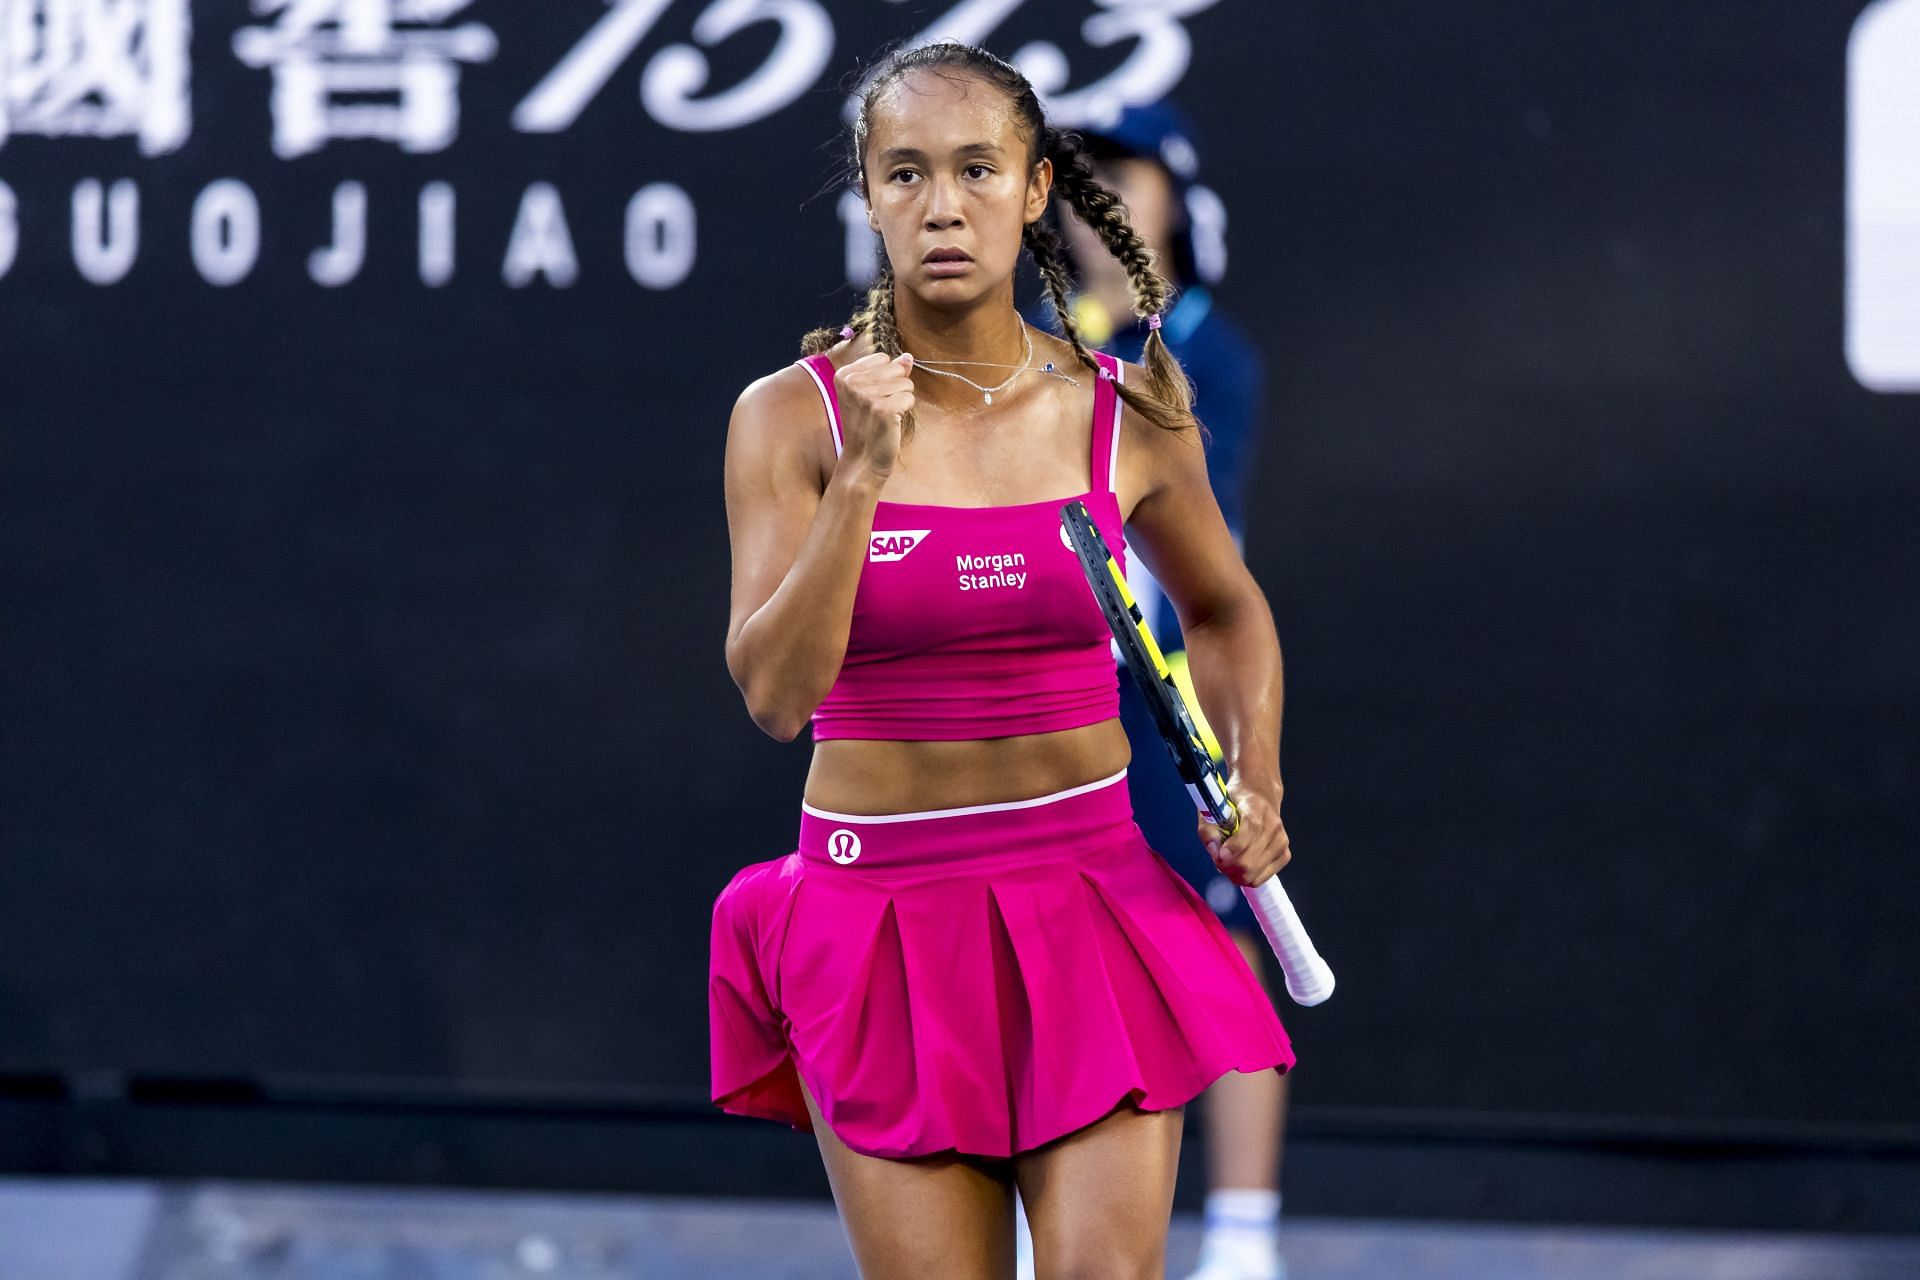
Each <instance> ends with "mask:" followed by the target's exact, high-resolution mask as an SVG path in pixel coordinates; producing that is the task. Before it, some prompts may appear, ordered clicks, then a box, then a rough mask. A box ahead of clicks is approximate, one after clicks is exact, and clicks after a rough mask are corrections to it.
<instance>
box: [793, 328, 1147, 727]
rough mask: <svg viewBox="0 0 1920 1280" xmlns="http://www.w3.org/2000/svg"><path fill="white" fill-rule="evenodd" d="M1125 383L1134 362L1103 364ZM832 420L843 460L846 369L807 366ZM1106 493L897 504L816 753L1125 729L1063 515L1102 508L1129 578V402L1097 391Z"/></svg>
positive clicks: (875, 556)
mask: <svg viewBox="0 0 1920 1280" xmlns="http://www.w3.org/2000/svg"><path fill="white" fill-rule="evenodd" d="M1094 358H1095V359H1097V360H1098V361H1099V362H1100V364H1101V365H1102V367H1104V368H1105V369H1107V370H1108V371H1109V372H1110V373H1111V375H1112V376H1113V377H1114V378H1116V379H1118V378H1122V377H1124V376H1125V366H1124V365H1122V364H1121V363H1120V362H1119V361H1117V360H1115V359H1113V358H1112V357H1111V356H1107V355H1104V354H1100V353H1095V357H1094ZM798 363H799V365H800V367H801V368H803V369H805V370H806V371H807V373H808V375H809V376H810V377H812V379H813V382H814V385H815V386H816V387H818V388H819V390H820V397H821V399H822V400H823V401H824V402H825V404H826V409H827V427H828V429H829V430H830V431H831V432H832V433H833V450H834V453H835V455H836V456H838V454H839V452H840V449H841V444H842V441H841V436H840V405H839V401H838V398H837V396H836V394H835V392H834V386H833V362H832V361H831V360H829V359H828V358H827V357H826V356H824V355H818V356H810V357H808V358H807V359H805V360H801V361H799V362H798ZM1093 386H1094V392H1093V446H1092V461H1093V466H1092V471H1093V475H1092V477H1091V479H1092V484H1091V486H1090V488H1089V489H1088V491H1087V492H1086V493H1076V494H1071V495H1067V496H1063V497H1059V498H1049V499H1047V500H1045V501H1043V502H1028V503H1021V504H1019V505H1016V506H1008V507H941V506H931V505H928V504H925V503H912V502H888V501H886V500H884V499H882V500H881V501H880V503H879V505H878V506H877V507H876V508H875V510H874V513H873V533H872V536H871V537H870V538H869V539H868V542H867V562H866V564H865V565H863V566H862V567H861V570H860V585H859V587H858V589H857V590H856V592H855V594H854V599H853V624H852V629H851V630H850V632H849V633H848V637H847V653H846V657H845V659H844V660H843V661H842V662H841V664H840V675H839V678H838V679H836V680H835V681H834V685H833V688H832V689H831V690H829V691H828V693H827V696H826V699H825V700H824V701H822V702H821V703H820V705H819V707H818V708H816V709H815V711H814V713H813V736H814V740H815V741H825V740H826V739H829V738H888V739H906V740H913V741H922V742H924V741H942V742H945V741H954V740H958V739H966V738H1006V737H1012V736H1014V735H1016V734H1028V733H1051V732H1054V731H1055V730H1059V729H1076V728H1079V727H1080V726H1082V725H1088V724H1097V723H1099V722H1100V721H1102V720H1110V719H1112V718H1113V717H1115V716H1117V715H1118V714H1119V713H1120V687H1119V681H1118V677H1117V675H1116V670H1115V667H1114V661H1113V654H1112V650H1111V648H1110V646H1111V643H1112V641H1111V638H1110V636H1109V633H1108V631H1107V624H1106V621H1105V619H1103V618H1102V617H1101V615H1100V607H1099V606H1098V605H1097V604H1095V603H1094V599H1093V593H1092V591H1090V590H1089V589H1088V587H1087V580H1086V577H1085V575H1084V574H1082V573H1081V570H1080V561H1079V558H1078V557H1076V556H1075V555H1074V553H1073V548H1072V547H1071V546H1070V545H1069V544H1068V543H1067V540H1066V535H1065V534H1064V533H1063V532H1062V531H1061V528H1060V508H1061V507H1062V506H1064V505H1066V504H1067V503H1068V502H1070V501H1072V500H1073V499H1075V498H1078V499H1079V500H1080V501H1082V502H1084V503H1086V505H1087V511H1088V512H1089V513H1090V514H1091V515H1092V516H1093V519H1094V523H1095V524H1097V525H1098V526H1099V527H1100V533H1101V536H1103V537H1104V538H1105V539H1106V540H1107V546H1108V547H1109V548H1110V549H1111V550H1112V551H1113V553H1114V556H1115V558H1116V559H1118V560H1120V562H1121V563H1122V564H1123V565H1124V564H1125V557H1124V548H1125V546H1126V543H1125V535H1124V528H1123V521H1122V520H1121V517H1120V502H1119V499H1118V498H1117V497H1115V496H1114V492H1113V473H1114V462H1115V459H1116V458H1117V456H1118V453H1119V439H1120V407H1121V400H1120V397H1119V396H1118V395H1116V394H1115V393H1114V390H1113V385H1112V383H1110V382H1108V381H1107V379H1105V378H1097V379H1095V380H1094V384H1093Z"/></svg>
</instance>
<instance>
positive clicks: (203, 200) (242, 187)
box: [193, 178, 260, 288]
mask: <svg viewBox="0 0 1920 1280" xmlns="http://www.w3.org/2000/svg"><path fill="white" fill-rule="evenodd" d="M259 260H260V202H259V201H258V200H255V199H254V198H253V189H252V188H251V187H249V186H247V184H246V183H244V182H241V181H240V180H239V179H237V178H222V179H220V180H219V181H217V182H209V183H208V184H207V185H206V189H205V190H203V191H202V192H201V193H200V196H199V198H198V199H196V200H195V201H194V202H193V265H194V266H195V267H197V268H199V270H200V277H201V279H203V280H205V281H206V282H207V283H208V284H210V285H216V286H218V287H220V288H226V287H228V286H230V285H236V284H239V283H240V282H241V281H242V280H245V279H246V278H247V274H248V273H249V272H251V271H252V270H253V264H254V263H255V262H258V261H259Z"/></svg>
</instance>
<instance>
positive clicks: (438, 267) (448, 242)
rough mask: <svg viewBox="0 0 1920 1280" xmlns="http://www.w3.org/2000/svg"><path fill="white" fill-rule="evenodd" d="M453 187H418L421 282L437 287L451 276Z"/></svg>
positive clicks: (443, 183) (446, 185)
mask: <svg viewBox="0 0 1920 1280" xmlns="http://www.w3.org/2000/svg"><path fill="white" fill-rule="evenodd" d="M453 208H454V194H453V187H452V186H450V185H449V184H447V183H445V182H429V183H428V184H427V185H426V186H424V187H422V188H420V283H421V284H424V285H426V286H427V287H428V288H429V289H437V288H439V287H440V286H441V285H443V284H445V283H446V282H447V281H449V280H451V279H453Z"/></svg>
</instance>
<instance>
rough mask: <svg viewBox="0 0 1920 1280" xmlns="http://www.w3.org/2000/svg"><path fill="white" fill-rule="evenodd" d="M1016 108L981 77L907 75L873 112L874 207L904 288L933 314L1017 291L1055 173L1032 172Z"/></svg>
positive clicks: (1046, 169) (869, 161)
mask: <svg viewBox="0 0 1920 1280" xmlns="http://www.w3.org/2000/svg"><path fill="white" fill-rule="evenodd" d="M1018 126H1019V120H1018V117H1017V116H1016V115H1015V113H1014V109H1013V103H1012V102H1010V101H1009V100H1008V99H1007V97H1006V95H1005V94H1003V93H1001V92H1000V91H999V90H998V89H997V88H995V87H994V86H993V85H990V84H988V83H986V82H985V81H983V80H980V79H978V78H976V77H973V76H969V75H963V74H953V73H948V74H944V75H936V74H934V73H933V72H931V71H916V72H912V73H909V74H908V75H905V76H902V77H901V78H900V79H899V80H896V81H895V82H894V83H893V84H892V85H891V86H889V87H888V88H887V89H886V90H885V91H884V92H883V93H882V94H881V96H880V98H879V99H878V100H877V101H876V102H875V103H874V107H873V113H872V116H871V118H870V121H869V129H868V134H867V152H866V157H865V165H866V182H867V192H866V194H867V203H868V207H869V208H870V209H871V210H872V225H873V226H874V228H875V229H876V230H878V231H879V232H880V238H881V239H882V240H883V241H884V242H885V244H886V248H887V260H888V261H889V262H891V263H892V264H893V277H894V280H895V281H896V282H898V284H899V286H900V287H902V288H906V289H911V290H912V291H913V292H914V293H915V294H916V295H918V296H920V297H921V298H923V299H925V300H926V301H927V302H929V303H931V304H933V305H936V306H942V305H944V306H957V305H964V304H966V303H970V302H972V301H975V300H977V299H979V298H980V297H982V296H984V295H986V294H988V293H990V292H991V291H993V290H995V289H997V288H1010V287H1011V281H1012V278H1013V269H1014V265H1015V263H1016V262H1017V261H1018V259H1019V256H1020V233H1021V230H1022V228H1024V227H1025V225H1026V224H1027V223H1029V222H1031V221H1033V220H1034V219H1035V218H1037V217H1039V216H1040V214H1041V212H1042V211H1043V210H1044V209H1045V208H1046V207H1047V190H1048V186H1049V183H1050V182H1051V179H1052V174H1053V169H1052V166H1051V165H1050V164H1048V163H1046V162H1045V161H1042V162H1041V163H1040V165H1039V166H1037V167H1036V168H1035V169H1033V170H1029V168H1028V167H1027V154H1028V142H1027V140H1026V139H1025V138H1022V137H1021V136H1020V131H1019V127H1018Z"/></svg>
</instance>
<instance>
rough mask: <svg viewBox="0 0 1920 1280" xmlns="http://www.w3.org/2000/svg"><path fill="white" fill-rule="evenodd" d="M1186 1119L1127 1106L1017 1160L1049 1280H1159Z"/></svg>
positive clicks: (1037, 1253) (1036, 1251) (1037, 1254)
mask: <svg viewBox="0 0 1920 1280" xmlns="http://www.w3.org/2000/svg"><path fill="white" fill-rule="evenodd" d="M1184 1120H1185V1115H1184V1110H1183V1109H1182V1108H1180V1107H1174V1108H1171V1109H1169V1110H1165V1111H1141V1110H1138V1109H1137V1108H1135V1107H1134V1106H1132V1105H1131V1104H1128V1105H1124V1106H1122V1107H1120V1108H1119V1109H1118V1110H1117V1111H1114V1112H1112V1113H1110V1114H1109V1115H1107V1116H1106V1118H1104V1119H1102V1120H1099V1121H1096V1122H1095V1123H1093V1124H1090V1125H1088V1126H1086V1127H1085V1128H1083V1129H1077V1130H1075V1131H1074V1132H1072V1133H1070V1134H1068V1135H1067V1136H1066V1137H1064V1138H1061V1139H1059V1140H1058V1141H1055V1142H1050V1143H1048V1144H1047V1145H1046V1146H1044V1147H1039V1148H1036V1149H1035V1150H1033V1151H1029V1152H1025V1153H1023V1154H1021V1155H1018V1156H1015V1157H1014V1176H1015V1177H1016V1178H1017V1179H1018V1181H1019V1184H1020V1198H1021V1200H1022V1201H1023V1202H1024V1203H1025V1205H1026V1209H1027V1223H1028V1225H1029V1226H1030V1227H1031V1228H1032V1231H1033V1256H1034V1262H1035V1266H1036V1270H1037V1271H1038V1273H1039V1274H1040V1275H1042V1276H1045V1277H1048V1278H1049V1280H1081V1278H1082V1277H1092V1276H1098V1277H1101V1278H1102V1280H1131V1278H1132V1277H1136V1276H1138V1277H1146V1276H1151V1277H1153V1278H1154V1280H1160V1277H1161V1275H1162V1274H1163V1272H1164V1269H1165V1267H1166V1249H1167V1224H1168V1221H1169V1220H1170V1219H1171V1218H1172V1216H1173V1184H1174V1179H1175V1176H1176V1175H1177V1173H1178V1171H1179V1165H1180V1136H1181V1126H1182V1124H1183V1123H1184Z"/></svg>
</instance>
